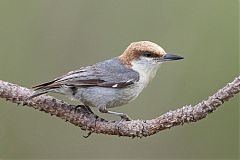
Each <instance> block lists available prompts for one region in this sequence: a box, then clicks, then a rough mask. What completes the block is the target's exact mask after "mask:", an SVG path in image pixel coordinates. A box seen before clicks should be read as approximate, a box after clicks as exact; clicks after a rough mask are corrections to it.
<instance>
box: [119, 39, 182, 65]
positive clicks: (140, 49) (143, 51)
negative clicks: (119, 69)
mask: <svg viewBox="0 0 240 160" xmlns="http://www.w3.org/2000/svg"><path fill="white" fill-rule="evenodd" d="M169 55H170V54H167V53H166V52H165V51H164V50H163V49H162V48H161V47H160V46H159V45H157V44H156V43H153V42H150V41H139V42H133V43H131V44H130V45H129V46H128V47H127V49H126V50H125V51H124V52H123V54H122V55H120V56H119V59H120V61H121V62H122V63H123V64H126V65H128V66H131V62H132V61H134V60H137V59H139V58H140V57H146V58H153V59H156V60H158V61H160V60H163V61H167V60H177V59H182V58H183V57H180V56H176V55H170V56H169Z"/></svg>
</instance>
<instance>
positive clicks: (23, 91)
mask: <svg viewBox="0 0 240 160" xmlns="http://www.w3.org/2000/svg"><path fill="white" fill-rule="evenodd" d="M239 91H240V76H239V77H237V78H236V79H235V80H234V81H233V82H231V83H229V84H227V85H226V86H225V87H223V88H222V89H220V90H219V91H218V92H217V93H215V94H214V95H212V96H211V97H209V98H208V99H207V100H205V101H202V102H200V103H199V104H197V105H195V106H193V107H192V106H191V105H186V106H184V107H182V108H179V109H176V110H174V111H169V112H167V113H165V114H163V115H161V116H159V117H157V118H155V119H152V120H132V121H121V122H119V124H118V127H116V123H115V122H110V121H107V120H104V119H102V118H99V117H98V116H96V115H94V114H93V113H91V112H89V111H87V110H86V109H84V107H80V108H78V109H73V107H75V106H73V105H69V104H67V103H66V102H63V101H61V100H58V99H56V98H53V97H51V96H46V95H42V96H39V97H36V98H34V99H31V100H28V99H27V98H28V97H29V96H30V95H32V91H31V90H29V89H27V88H24V87H20V86H17V85H15V84H11V83H8V82H4V81H1V80H0V97H1V98H5V99H6V100H8V101H11V102H13V103H17V104H21V105H23V106H29V107H32V108H35V109H38V110H39V111H44V112H46V113H49V114H51V115H55V116H57V117H59V118H61V119H63V120H65V121H68V122H70V123H72V124H74V125H76V126H79V127H80V128H81V129H82V130H88V131H89V134H88V136H90V134H91V133H102V134H108V135H118V136H128V137H146V136H150V135H153V134H155V133H157V132H159V131H161V130H165V129H167V128H171V127H173V126H178V125H180V124H184V123H189V122H196V121H198V120H201V119H203V118H205V117H206V116H207V115H208V114H209V113H212V112H213V111H214V110H216V109H217V108H218V107H219V106H220V105H222V104H223V103H224V102H225V101H228V100H229V99H230V98H232V97H233V96H234V95H235V94H237V93H238V92H239Z"/></svg>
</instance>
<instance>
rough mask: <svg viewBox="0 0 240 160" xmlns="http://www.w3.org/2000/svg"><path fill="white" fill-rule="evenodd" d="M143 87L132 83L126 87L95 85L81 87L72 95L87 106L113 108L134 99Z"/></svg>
mask: <svg viewBox="0 0 240 160" xmlns="http://www.w3.org/2000/svg"><path fill="white" fill-rule="evenodd" d="M142 89H143V88H142V87H139V86H138V85H132V86H129V87H127V88H124V89H123V88H121V89H119V88H105V87H95V86H94V87H85V88H79V89H78V90H77V92H75V94H73V95H72V96H73V97H74V98H75V99H77V100H79V101H81V102H82V103H83V104H85V105H87V106H92V107H98V108H99V107H102V106H105V107H107V108H112V107H117V106H122V105H125V104H127V103H128V102H130V101H132V100H134V99H135V98H136V97H137V96H138V95H139V93H140V92H141V91H142Z"/></svg>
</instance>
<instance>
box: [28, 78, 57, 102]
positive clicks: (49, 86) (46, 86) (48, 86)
mask: <svg viewBox="0 0 240 160" xmlns="http://www.w3.org/2000/svg"><path fill="white" fill-rule="evenodd" d="M54 82H55V80H53V81H50V82H46V83H43V84H39V85H36V86H33V87H32V88H33V89H34V92H33V94H32V95H31V96H30V97H29V98H28V99H32V98H34V97H38V96H40V95H42V94H46V93H48V92H51V91H53V90H54V89H56V88H59V85H57V84H54Z"/></svg>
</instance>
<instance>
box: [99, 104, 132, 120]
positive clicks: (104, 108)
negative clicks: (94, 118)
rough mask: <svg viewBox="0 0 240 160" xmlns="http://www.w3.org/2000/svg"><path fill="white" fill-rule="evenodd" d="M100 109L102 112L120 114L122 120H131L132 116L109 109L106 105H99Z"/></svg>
mask: <svg viewBox="0 0 240 160" xmlns="http://www.w3.org/2000/svg"><path fill="white" fill-rule="evenodd" d="M98 110H99V111H100V112H102V113H108V114H113V115H116V116H120V117H121V120H120V121H131V118H130V117H129V116H128V115H126V114H124V113H120V112H113V111H108V110H107V108H106V107H99V108H98Z"/></svg>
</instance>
